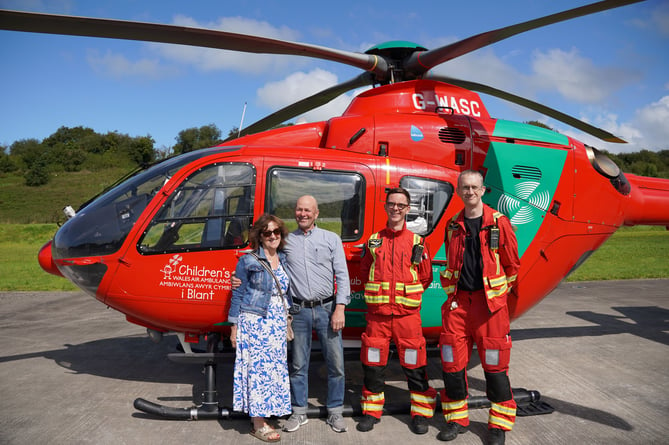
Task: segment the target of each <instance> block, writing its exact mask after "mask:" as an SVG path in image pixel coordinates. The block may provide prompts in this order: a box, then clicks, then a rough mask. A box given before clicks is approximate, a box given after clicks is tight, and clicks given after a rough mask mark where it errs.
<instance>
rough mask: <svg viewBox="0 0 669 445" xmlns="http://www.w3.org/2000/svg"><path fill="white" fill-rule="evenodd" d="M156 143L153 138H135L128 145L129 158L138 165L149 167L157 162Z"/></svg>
mask: <svg viewBox="0 0 669 445" xmlns="http://www.w3.org/2000/svg"><path fill="white" fill-rule="evenodd" d="M154 143H155V141H154V140H153V138H152V137H151V136H143V137H135V138H133V139H132V140H131V141H130V144H129V145H128V156H129V157H130V159H132V160H133V161H134V162H135V163H136V164H137V165H147V164H150V163H152V162H153V161H155V160H156V152H155V150H154V149H153V144H154Z"/></svg>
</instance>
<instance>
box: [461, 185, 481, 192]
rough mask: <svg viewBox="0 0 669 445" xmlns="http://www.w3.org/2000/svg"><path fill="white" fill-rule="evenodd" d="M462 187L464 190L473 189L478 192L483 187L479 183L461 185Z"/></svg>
mask: <svg viewBox="0 0 669 445" xmlns="http://www.w3.org/2000/svg"><path fill="white" fill-rule="evenodd" d="M460 188H461V189H462V190H471V191H472V192H478V191H479V190H481V189H482V188H483V187H481V186H478V185H461V186H460Z"/></svg>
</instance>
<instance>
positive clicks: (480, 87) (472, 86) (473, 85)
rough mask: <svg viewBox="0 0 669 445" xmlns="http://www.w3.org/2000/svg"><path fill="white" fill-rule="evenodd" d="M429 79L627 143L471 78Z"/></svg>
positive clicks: (551, 109) (550, 109)
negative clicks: (495, 98)
mask: <svg viewBox="0 0 669 445" xmlns="http://www.w3.org/2000/svg"><path fill="white" fill-rule="evenodd" d="M429 79H431V80H438V81H441V82H446V83H450V84H451V85H456V86H459V87H462V88H467V89H469V90H473V91H478V92H479V93H485V94H489V95H491V96H495V97H498V98H500V99H504V100H506V101H509V102H512V103H514V104H517V105H522V106H523V107H525V108H528V109H530V110H534V111H537V112H539V113H541V114H543V115H545V116H548V117H552V118H553V119H555V120H558V121H560V122H563V123H565V124H567V125H570V126H572V127H574V128H577V129H579V130H581V131H582V132H584V133H587V134H589V135H591V136H594V137H596V138H599V139H601V140H603V141H605V142H614V143H619V144H626V143H627V141H625V140H623V139H620V138H619V137H618V136H615V135H613V134H611V133H609V132H608V131H606V130H602V129H601V128H597V127H595V126H593V125H590V124H587V123H585V122H583V121H582V120H580V119H577V118H575V117H573V116H569V115H568V114H565V113H562V112H561V111H557V110H555V109H553V108H550V107H547V106H545V105H542V104H540V103H537V102H534V101H532V100H529V99H525V98H524V97H520V96H516V95H515V94H511V93H508V92H506V91H502V90H498V89H497V88H493V87H491V86H488V85H484V84H481V83H477V82H471V81H469V80H462V79H456V78H453V77H447V76H439V75H432V74H430V76H429Z"/></svg>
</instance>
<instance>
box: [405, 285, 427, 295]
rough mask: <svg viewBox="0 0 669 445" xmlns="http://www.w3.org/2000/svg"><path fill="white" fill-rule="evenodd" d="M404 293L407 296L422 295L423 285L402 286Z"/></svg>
mask: <svg viewBox="0 0 669 445" xmlns="http://www.w3.org/2000/svg"><path fill="white" fill-rule="evenodd" d="M404 291H405V292H406V293H407V294H420V293H423V285H422V284H420V283H418V284H407V285H405V286H404Z"/></svg>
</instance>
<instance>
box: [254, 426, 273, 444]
mask: <svg viewBox="0 0 669 445" xmlns="http://www.w3.org/2000/svg"><path fill="white" fill-rule="evenodd" d="M250 434H251V435H252V436H254V437H257V438H258V439H260V440H262V441H263V442H278V441H280V440H281V434H280V433H279V432H278V431H277V430H275V429H274V428H272V427H271V426H269V425H267V424H265V425H264V426H263V427H262V428H260V429H258V430H254V429H253V428H251V433H250Z"/></svg>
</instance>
